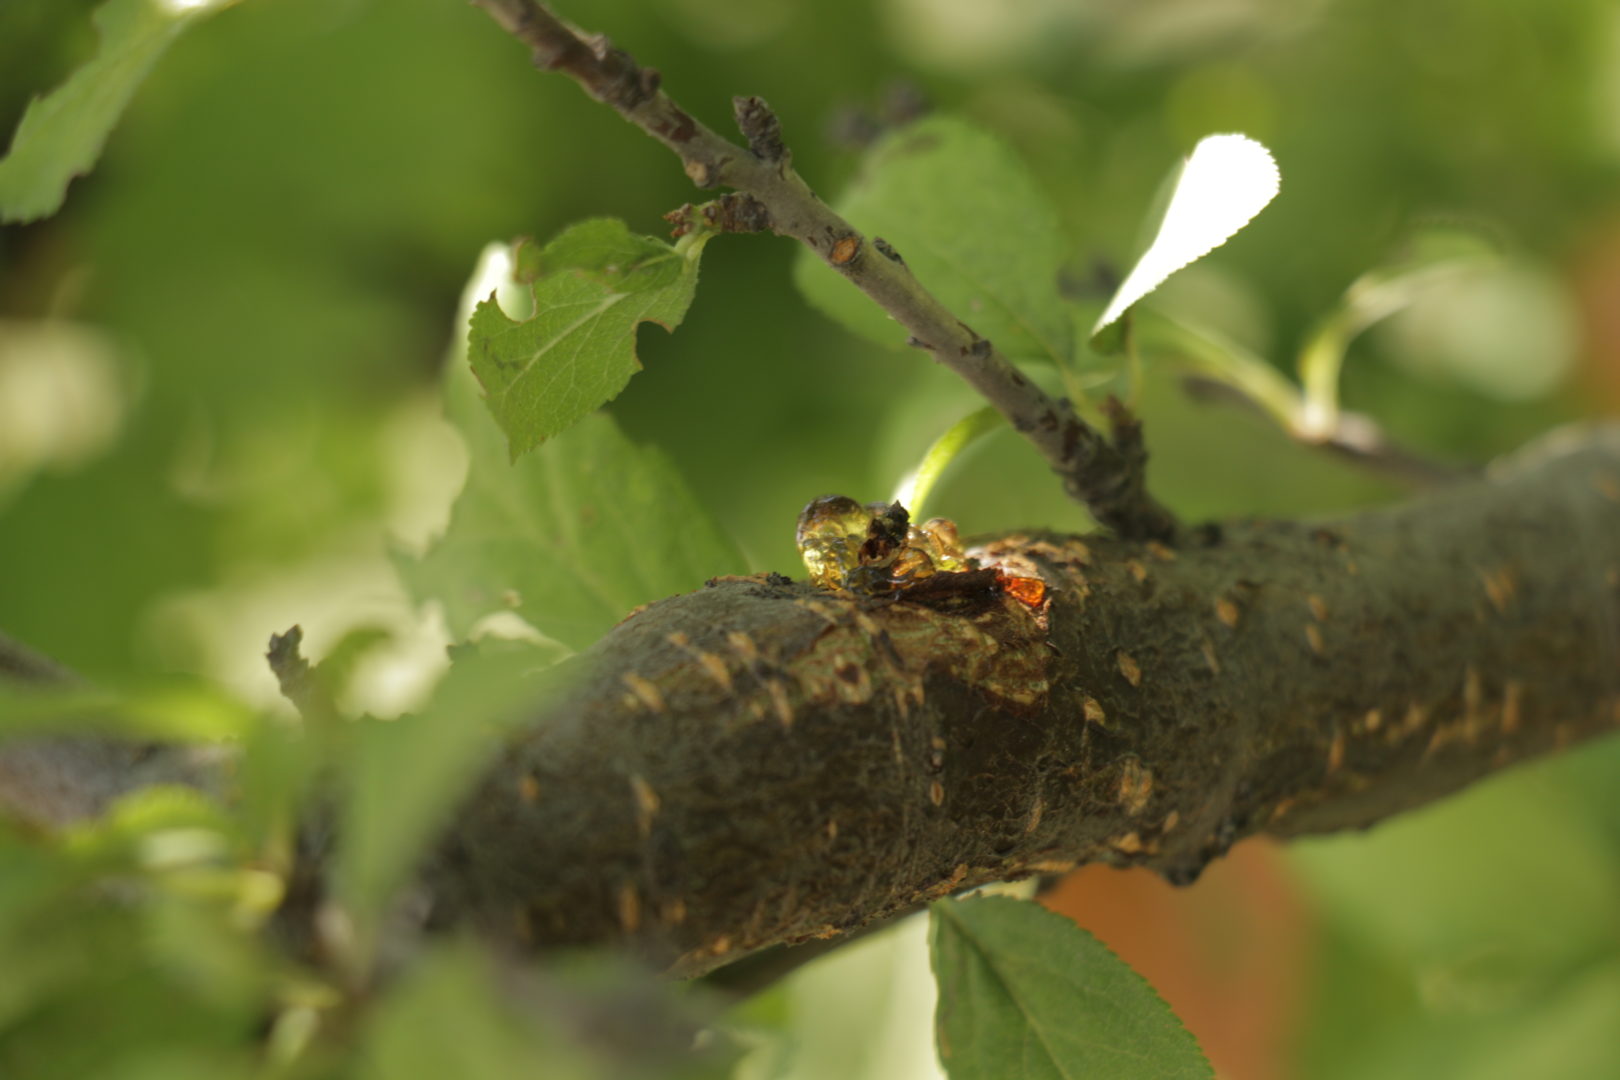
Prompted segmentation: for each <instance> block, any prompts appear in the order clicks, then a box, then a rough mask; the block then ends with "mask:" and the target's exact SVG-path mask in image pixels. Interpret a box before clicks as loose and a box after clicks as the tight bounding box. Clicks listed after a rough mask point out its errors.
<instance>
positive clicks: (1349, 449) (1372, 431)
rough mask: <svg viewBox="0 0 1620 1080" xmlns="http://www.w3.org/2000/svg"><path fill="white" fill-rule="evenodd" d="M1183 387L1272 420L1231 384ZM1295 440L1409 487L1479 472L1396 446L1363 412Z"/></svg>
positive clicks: (1203, 380) (1195, 381)
mask: <svg viewBox="0 0 1620 1080" xmlns="http://www.w3.org/2000/svg"><path fill="white" fill-rule="evenodd" d="M1182 386H1183V387H1184V388H1185V389H1186V391H1187V393H1188V395H1189V396H1190V397H1192V398H1193V399H1194V400H1196V401H1209V402H1219V403H1221V404H1225V405H1232V406H1235V407H1237V408H1240V409H1243V410H1244V411H1246V412H1249V413H1252V414H1254V415H1255V416H1259V417H1263V418H1264V419H1266V420H1268V421H1269V420H1273V419H1274V417H1273V414H1272V413H1270V412H1269V411H1267V410H1266V408H1265V407H1264V406H1262V405H1261V404H1260V403H1259V402H1258V401H1256V400H1255V399H1254V398H1253V397H1252V396H1250V395H1249V394H1247V393H1244V391H1243V390H1242V389H1240V388H1239V387H1236V386H1234V385H1232V384H1231V383H1229V382H1224V381H1222V380H1220V379H1212V378H1209V377H1207V376H1204V375H1189V376H1187V377H1186V378H1184V379H1183V380H1182ZM1293 438H1294V440H1295V441H1296V442H1298V443H1300V444H1301V445H1304V446H1312V447H1316V448H1317V449H1320V450H1324V451H1326V452H1328V453H1330V454H1333V455H1335V456H1337V457H1341V458H1344V459H1346V460H1348V461H1351V462H1353V463H1354V464H1356V465H1360V466H1362V467H1363V468H1366V469H1371V470H1374V471H1376V472H1379V473H1382V474H1384V475H1385V476H1388V477H1390V478H1391V479H1393V480H1396V481H1398V482H1399V483H1402V484H1404V485H1406V486H1407V487H1411V488H1433V487H1444V486H1445V485H1447V484H1455V483H1457V482H1459V481H1462V480H1467V479H1470V478H1472V477H1477V476H1478V475H1479V473H1480V470H1479V469H1477V468H1470V467H1468V466H1465V465H1454V464H1451V463H1449V462H1444V461H1437V460H1435V459H1433V458H1428V457H1424V456H1423V455H1422V454H1419V453H1417V452H1416V451H1414V450H1411V449H1409V448H1407V447H1405V446H1402V445H1400V444H1399V443H1397V442H1395V441H1394V440H1393V439H1391V438H1390V437H1389V436H1388V435H1387V434H1386V433H1385V432H1384V430H1383V429H1382V428H1381V427H1379V426H1378V424H1377V422H1376V421H1374V420H1373V419H1372V417H1370V416H1365V415H1363V414H1361V413H1353V412H1340V413H1339V418H1338V423H1337V424H1335V425H1334V430H1333V431H1331V432H1329V433H1328V434H1326V435H1324V436H1322V437H1320V438H1311V439H1304V438H1300V437H1299V436H1297V435H1294V436H1293Z"/></svg>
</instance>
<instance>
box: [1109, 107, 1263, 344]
mask: <svg viewBox="0 0 1620 1080" xmlns="http://www.w3.org/2000/svg"><path fill="white" fill-rule="evenodd" d="M1278 186H1279V177H1278V174H1277V163H1276V162H1275V161H1273V160H1272V157H1271V152H1270V151H1268V150H1267V149H1266V148H1265V147H1264V146H1261V145H1260V144H1259V143H1257V142H1255V141H1254V140H1253V139H1251V138H1249V137H1248V136H1247V135H1210V136H1207V137H1205V138H1203V139H1201V140H1199V143H1198V145H1197V146H1195V147H1193V152H1192V154H1191V155H1190V156H1188V158H1187V160H1186V162H1185V164H1183V166H1182V169H1181V176H1180V178H1179V179H1178V180H1177V182H1176V186H1175V190H1174V192H1173V193H1172V194H1171V196H1170V200H1169V202H1168V204H1167V205H1166V207H1165V211H1164V220H1163V221H1162V222H1161V223H1160V224H1159V231H1158V233H1157V234H1156V235H1155V236H1154V238H1153V242H1152V243H1151V244H1149V245H1148V249H1147V251H1146V252H1145V253H1144V254H1143V255H1142V257H1141V258H1140V259H1138V260H1137V263H1136V266H1135V267H1133V268H1132V270H1131V272H1130V274H1129V275H1127V276H1126V278H1125V281H1124V283H1122V284H1121V285H1120V287H1119V289H1118V290H1117V291H1116V292H1115V293H1114V298H1113V299H1112V300H1110V301H1109V302H1108V307H1107V308H1105V309H1104V310H1103V313H1102V318H1100V319H1098V320H1097V325H1096V326H1095V327H1093V328H1092V331H1091V332H1092V333H1093V334H1096V333H1097V332H1098V331H1100V330H1102V329H1103V328H1104V327H1106V326H1108V325H1109V324H1110V323H1112V322H1113V321H1114V320H1116V319H1118V318H1119V317H1120V316H1121V315H1122V314H1124V313H1125V310H1126V309H1127V308H1129V307H1130V306H1131V305H1132V304H1134V303H1136V302H1137V301H1138V300H1140V299H1142V297H1144V296H1146V295H1147V294H1148V293H1150V292H1152V291H1153V290H1154V289H1156V288H1158V287H1159V285H1160V284H1162V283H1163V282H1164V280H1165V279H1166V278H1168V277H1169V276H1170V275H1171V274H1173V273H1175V272H1176V271H1177V270H1180V269H1181V268H1182V267H1183V266H1186V265H1187V264H1188V263H1191V262H1194V261H1196V260H1197V259H1200V258H1202V257H1203V256H1205V255H1207V254H1208V253H1209V252H1211V251H1213V250H1214V249H1215V248H1218V247H1220V246H1221V245H1222V244H1224V243H1226V241H1227V240H1229V239H1230V238H1231V237H1232V235H1233V234H1234V233H1236V232H1237V231H1238V230H1239V229H1241V228H1243V226H1245V225H1247V224H1248V223H1249V222H1250V221H1251V220H1253V218H1254V216H1255V215H1256V214H1258V213H1259V212H1260V211H1261V210H1263V209H1264V208H1265V206H1266V204H1267V203H1269V202H1270V201H1271V200H1272V199H1274V198H1275V197H1276V195H1277V189H1278Z"/></svg>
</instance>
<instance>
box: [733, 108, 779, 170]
mask: <svg viewBox="0 0 1620 1080" xmlns="http://www.w3.org/2000/svg"><path fill="white" fill-rule="evenodd" d="M731 110H732V114H733V115H734V116H735V117H736V118H737V130H739V131H741V132H742V133H743V137H744V138H745V139H747V140H748V149H749V150H751V151H753V154H754V156H755V157H757V158H759V160H761V161H767V162H773V163H774V162H778V161H781V160H782V158H783V157H784V156H785V155H786V153H787V148H786V147H785V146H784V145H783V143H782V122H781V121H780V120H779V119H777V116H776V113H774V112H772V111H771V107H770V106H769V105H767V104H766V103H765V99H764V98H761V97H755V96H753V95H749V96H747V97H735V98H732V99H731Z"/></svg>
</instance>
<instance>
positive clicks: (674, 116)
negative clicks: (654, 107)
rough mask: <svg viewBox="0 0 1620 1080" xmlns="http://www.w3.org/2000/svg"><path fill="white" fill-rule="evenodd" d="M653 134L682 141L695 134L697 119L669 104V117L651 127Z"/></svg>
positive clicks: (700, 185)
mask: <svg viewBox="0 0 1620 1080" xmlns="http://www.w3.org/2000/svg"><path fill="white" fill-rule="evenodd" d="M653 130H654V132H655V134H657V135H659V136H661V137H663V138H665V139H668V140H669V141H671V142H677V143H683V142H686V141H688V140H689V139H691V138H692V136H693V135H696V134H697V121H695V120H693V119H692V118H691V117H690V116H688V115H687V114H686V113H684V112H682V111H681V110H680V109H677V108H675V107H674V106H673V105H671V106H670V119H669V120H668V121H665V122H663V123H660V124H659V125H658V126H657V127H656V128H654V129H653ZM698 186H699V187H712V186H713V185H712V184H699V185H698Z"/></svg>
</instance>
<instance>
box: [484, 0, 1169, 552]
mask: <svg viewBox="0 0 1620 1080" xmlns="http://www.w3.org/2000/svg"><path fill="white" fill-rule="evenodd" d="M471 3H472V4H473V5H474V6H476V7H479V8H482V9H483V10H484V11H485V12H487V13H488V14H489V15H490V17H491V18H493V19H494V20H495V21H496V22H497V23H499V24H500V25H501V26H502V27H503V28H504V29H505V30H507V31H508V32H509V33H511V34H512V35H513V36H515V37H517V38H518V39H519V40H520V41H522V42H523V43H524V44H526V45H528V46H529V48H530V49H531V50H532V52H533V55H534V62H535V65H536V66H537V67H541V68H545V69H547V70H551V71H559V72H562V73H563V74H565V75H567V76H569V77H570V78H572V79H573V80H574V81H575V82H577V83H579V85H580V86H581V87H583V88H584V89H585V92H586V93H588V94H590V95H591V96H592V97H593V98H595V99H596V100H598V101H600V102H602V103H603V104H606V105H610V106H612V107H613V108H614V109H615V110H617V111H618V113H619V114H620V115H621V116H623V117H624V118H625V119H626V120H628V121H630V122H631V123H632V124H635V125H636V126H637V127H639V128H641V129H642V130H643V131H645V132H646V133H647V134H648V135H650V136H652V137H653V138H655V139H657V140H658V141H659V142H661V143H663V144H664V145H665V146H667V147H669V148H670V149H671V150H673V151H674V152H675V153H676V154H677V155H678V156H679V157H680V159H681V161H682V163H683V165H684V166H685V169H686V174H687V176H689V177H691V179H692V182H693V183H694V184H696V185H697V186H698V187H700V188H713V187H719V186H725V187H730V188H732V189H734V190H736V191H738V192H741V193H743V194H744V195H746V196H748V197H749V199H751V200H752V202H751V203H750V204H749V207H750V210H751V211H753V213H752V216H751V217H750V218H749V220H750V221H759V220H762V219H763V220H767V221H768V222H769V224H768V225H767V226H765V227H768V228H770V229H771V230H772V231H773V232H775V233H776V234H778V235H779V236H790V237H792V238H794V239H796V240H798V241H800V242H801V243H803V244H805V245H807V246H808V247H809V248H810V249H811V250H813V251H814V252H815V253H816V254H817V255H818V256H820V257H821V259H822V261H823V262H825V263H826V264H827V265H828V266H830V267H832V268H833V269H834V270H836V271H837V272H838V273H840V274H843V275H844V276H845V277H847V278H848V279H849V280H850V281H851V282H853V283H854V284H855V286H856V287H857V288H859V289H860V290H861V291H862V292H864V293H865V294H866V295H867V296H869V297H871V299H872V300H873V301H874V302H875V303H876V304H877V305H878V306H879V307H881V308H882V309H883V310H884V311H886V312H888V313H889V314H890V315H891V316H893V318H894V319H895V321H896V322H898V323H899V324H900V325H901V326H902V327H903V328H904V329H905V330H906V332H907V333H909V334H910V340H911V343H912V344H913V345H916V346H917V347H919V348H921V349H924V350H926V351H927V352H928V353H929V354H930V355H931V356H932V357H933V358H934V359H935V360H937V361H939V362H940V363H941V364H943V365H945V366H946V367H948V368H950V369H951V370H952V371H954V372H956V374H957V375H959V376H961V377H962V378H963V379H965V380H967V382H968V383H969V384H970V385H971V386H972V387H973V388H974V389H975V390H977V391H978V392H979V394H980V395H982V396H983V397H984V399H985V400H986V401H988V402H989V403H990V404H991V405H993V406H995V408H996V409H997V410H998V411H999V412H1001V414H1002V415H1004V416H1005V417H1006V418H1007V420H1008V422H1009V423H1011V424H1012V426H1013V428H1014V429H1015V430H1017V431H1018V432H1019V433H1020V434H1022V435H1023V436H1024V437H1025V438H1026V439H1028V440H1029V441H1030V442H1031V443H1032V444H1033V445H1034V446H1035V448H1036V449H1037V450H1038V451H1039V452H1040V454H1041V456H1042V457H1043V458H1045V459H1046V462H1047V464H1048V465H1050V466H1051V468H1052V471H1053V472H1055V473H1056V474H1057V475H1058V476H1059V478H1060V479H1061V480H1062V482H1063V486H1064V490H1066V491H1067V492H1068V493H1069V495H1070V496H1071V497H1073V498H1075V499H1077V500H1079V501H1080V502H1082V503H1084V504H1085V505H1086V507H1087V508H1088V509H1090V511H1091V513H1092V515H1093V516H1095V517H1096V518H1097V520H1098V521H1100V522H1102V523H1103V524H1104V525H1107V526H1108V527H1109V528H1111V529H1113V530H1114V531H1115V532H1116V533H1118V534H1119V535H1120V536H1122V537H1125V538H1127V539H1139V540H1165V541H1169V540H1172V539H1174V537H1175V534H1176V529H1177V526H1176V522H1175V519H1174V518H1173V517H1172V516H1171V514H1170V513H1169V511H1167V510H1166V509H1165V508H1164V507H1163V506H1161V505H1159V504H1158V503H1157V502H1155V501H1154V500H1153V498H1152V497H1151V496H1150V495H1149V494H1148V493H1147V489H1146V485H1145V483H1144V480H1143V467H1144V464H1145V461H1146V455H1145V454H1144V453H1142V452H1141V450H1140V444H1139V442H1138V443H1135V444H1123V443H1120V442H1118V441H1116V440H1111V439H1109V438H1108V437H1107V436H1105V435H1103V434H1102V433H1101V432H1099V431H1097V430H1096V429H1095V428H1093V427H1091V426H1090V425H1089V424H1087V423H1086V422H1085V421H1084V420H1082V419H1081V418H1080V417H1079V416H1078V415H1077V414H1076V412H1075V410H1074V408H1073V406H1072V405H1070V403H1069V402H1067V401H1064V400H1061V399H1056V398H1052V397H1050V396H1048V395H1047V394H1046V393H1045V392H1044V391H1043V390H1041V389H1040V387H1038V386H1036V385H1035V384H1034V383H1033V382H1031V381H1030V380H1029V379H1028V378H1026V377H1025V376H1024V375H1023V374H1022V373H1021V372H1019V370H1018V369H1017V368H1016V367H1014V366H1013V364H1012V363H1011V362H1010V361H1009V360H1008V359H1007V358H1006V356H1004V355H1003V354H1002V353H1001V352H1000V351H999V350H998V349H996V347H995V345H994V344H992V343H991V342H990V341H989V340H988V339H986V338H984V337H981V336H980V335H979V334H977V333H975V332H974V330H973V328H972V327H971V326H969V325H968V324H967V323H965V322H963V321H962V320H961V319H959V318H958V317H957V316H956V315H954V314H953V313H952V312H951V311H949V310H948V309H947V308H946V307H945V306H944V305H943V304H941V303H940V301H939V300H938V299H937V298H936V297H935V296H934V295H933V294H932V293H930V292H929V291H928V290H927V289H925V288H924V287H923V286H922V284H921V283H920V282H919V281H918V280H917V279H916V278H915V277H914V276H913V275H912V273H911V270H910V269H909V268H908V267H907V266H906V263H905V261H904V260H903V259H901V258H898V257H896V255H895V253H894V251H893V249H892V248H889V247H888V245H886V244H878V243H876V242H871V243H869V242H868V241H867V238H866V237H864V236H863V235H861V233H860V232H858V231H857V230H856V229H855V228H854V227H853V226H851V225H850V224H849V222H847V221H845V220H844V219H843V218H842V217H840V216H839V215H838V214H836V213H834V212H833V211H832V210H831V209H830V208H829V207H828V206H827V205H826V204H825V203H823V202H822V201H821V200H820V199H818V198H817V197H816V195H815V193H814V192H813V191H811V190H810V187H809V185H807V184H806V183H805V182H804V180H803V179H802V178H801V177H800V176H799V174H798V173H796V172H795V171H794V170H793V167H792V154H791V153H790V152H789V151H788V149H787V147H786V145H785V144H784V143H783V140H782V131H781V124H780V122H779V121H778V120H777V118H776V115H775V114H774V113H772V112H771V109H770V107H769V106H768V105H766V103H765V102H764V101H763V100H761V99H760V98H757V97H743V98H738V99H736V101H735V102H734V107H735V111H736V116H737V122H738V126H739V127H740V129H741V130H742V132H743V135H744V137H745V138H746V139H747V140H748V148H747V149H744V148H743V147H741V146H738V145H736V144H735V143H733V142H731V141H730V140H728V139H725V138H723V137H721V136H720V135H718V134H716V133H715V132H714V131H712V130H710V129H709V128H707V127H705V126H704V125H703V124H701V123H699V122H698V121H696V120H695V119H693V118H692V116H691V115H690V114H688V113H687V112H686V111H685V110H684V109H682V108H680V107H679V106H678V105H676V104H675V102H674V101H673V100H671V99H670V97H669V95H667V94H666V93H664V92H663V90H662V89H660V78H659V75H658V72H657V71H655V70H653V69H652V68H644V67H640V66H638V65H637V64H636V63H635V61H634V60H632V59H631V58H630V56H629V55H628V54H627V53H625V52H624V51H623V50H621V49H617V48H614V47H613V45H612V44H611V43H610V42H609V41H608V40H607V39H606V38H604V37H602V36H600V35H586V34H583V33H582V32H580V31H579V30H576V29H575V28H574V27H572V26H570V25H568V24H567V23H566V22H564V21H563V20H562V19H559V18H558V17H557V16H555V15H553V14H552V13H551V12H550V11H548V10H547V9H546V8H545V7H544V6H543V5H541V4H540V3H538V2H537V0H471ZM755 204H757V208H756V207H755ZM711 205H712V204H711ZM700 209H701V208H700Z"/></svg>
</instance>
